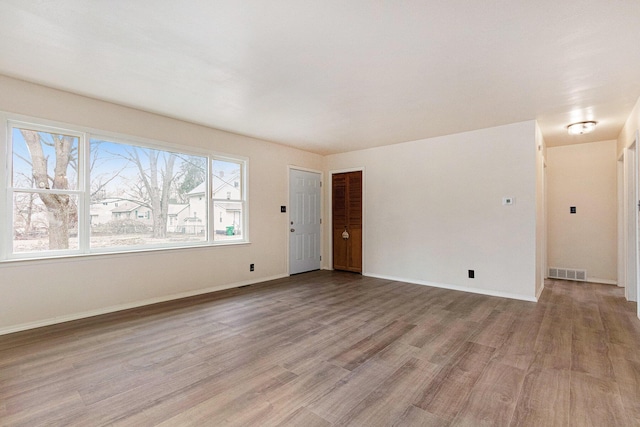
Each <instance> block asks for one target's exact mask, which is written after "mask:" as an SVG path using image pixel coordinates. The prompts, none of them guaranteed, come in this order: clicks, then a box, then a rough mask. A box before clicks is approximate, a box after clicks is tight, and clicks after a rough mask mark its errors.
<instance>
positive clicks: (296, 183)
mask: <svg viewBox="0 0 640 427" xmlns="http://www.w3.org/2000/svg"><path fill="white" fill-rule="evenodd" d="M320 198H321V176H320V173H318V172H310V171H305V170H298V169H289V274H298V273H304V272H306V271H313V270H320V228H321V225H320V209H321V206H320Z"/></svg>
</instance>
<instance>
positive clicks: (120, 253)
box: [0, 240, 251, 266]
mask: <svg viewBox="0 0 640 427" xmlns="http://www.w3.org/2000/svg"><path fill="white" fill-rule="evenodd" d="M250 244H251V242H250V241H248V240H242V241H237V242H224V243H203V244H199V245H185V246H173V247H163V248H135V249H129V250H121V249H119V250H113V251H102V252H92V253H74V254H68V253H67V254H60V255H46V256H31V257H24V258H8V259H4V260H0V266H2V265H11V264H18V263H38V264H40V263H43V264H47V263H51V262H58V261H60V260H65V261H76V260H77V261H80V260H83V259H87V258H92V259H99V258H118V257H125V256H126V257H129V256H131V255H137V254H140V255H145V254H151V253H155V252H166V251H180V250H185V251H193V250H199V249H211V248H221V247H229V246H244V245H250Z"/></svg>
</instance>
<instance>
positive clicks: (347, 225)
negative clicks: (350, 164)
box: [331, 171, 362, 273]
mask: <svg viewBox="0 0 640 427" xmlns="http://www.w3.org/2000/svg"><path fill="white" fill-rule="evenodd" d="M331 183H332V218H333V220H332V223H333V224H332V227H333V268H334V269H336V270H346V271H353V272H358V273H361V272H362V171H357V172H346V173H339V174H334V175H332V181H331ZM345 230H346V231H347V232H348V233H349V238H348V239H344V238H343V237H342V233H343V232H344V231H345Z"/></svg>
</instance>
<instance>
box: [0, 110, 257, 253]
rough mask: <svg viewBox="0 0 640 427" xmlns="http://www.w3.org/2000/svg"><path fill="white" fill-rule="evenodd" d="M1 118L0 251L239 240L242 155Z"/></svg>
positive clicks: (168, 245)
mask: <svg viewBox="0 0 640 427" xmlns="http://www.w3.org/2000/svg"><path fill="white" fill-rule="evenodd" d="M0 118H2V119H4V120H3V124H4V125H5V126H6V128H7V134H8V136H9V138H8V141H7V144H6V147H0V149H4V152H6V153H8V156H7V159H6V162H7V166H8V170H9V173H8V175H7V178H8V179H6V183H5V185H3V186H2V188H0V191H1V192H2V193H3V195H2V196H3V197H1V198H0V209H1V210H3V211H6V212H8V213H9V214H8V215H6V216H5V217H6V219H7V222H6V223H5V225H4V226H3V227H2V229H1V230H0V237H2V238H1V239H0V241H2V242H3V246H2V249H1V250H0V260H4V259H24V258H42V257H49V256H55V255H59V254H64V255H74V254H88V253H102V252H105V251H107V252H113V251H127V250H131V249H135V250H140V249H145V248H174V247H180V246H193V245H206V244H215V243H223V244H224V243H230V242H232V241H235V242H242V241H245V240H246V238H245V236H246V233H245V230H246V228H247V226H246V222H247V221H246V217H245V215H244V212H245V211H246V210H245V204H246V200H245V198H244V191H243V189H242V186H241V185H240V183H243V182H244V180H245V179H246V177H245V173H246V160H244V159H238V158H233V157H227V156H225V157H219V156H218V155H214V154H207V153H202V152H190V151H189V150H188V149H184V148H182V147H175V146H173V145H170V144H164V143H161V142H158V141H137V140H136V139H135V138H132V137H127V136H118V137H113V136H104V135H101V134H100V133H99V132H94V131H88V130H85V129H83V128H81V127H77V128H75V127H71V128H67V127H58V126H57V125H55V124H54V125H53V126H52V125H51V123H49V122H47V123H39V121H38V120H33V122H29V123H26V122H23V121H18V120H16V121H14V120H11V118H10V117H7V115H4V114H0ZM216 171H217V172H216ZM3 181H5V180H3ZM0 182H2V181H0ZM208 188H210V189H211V191H208V190H207V189H208ZM220 194H224V196H225V197H219V195H220ZM210 209H211V211H210ZM213 218H216V219H218V218H220V220H221V222H218V221H213ZM209 219H211V220H209ZM214 224H215V225H214ZM4 242H6V243H4Z"/></svg>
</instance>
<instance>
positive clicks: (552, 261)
mask: <svg viewBox="0 0 640 427" xmlns="http://www.w3.org/2000/svg"><path fill="white" fill-rule="evenodd" d="M616 163H617V160H616V141H613V140H612V141H602V142H593V143H587V144H575V145H566V146H562V147H550V148H549V149H548V150H547V176H548V195H549V199H548V200H549V206H548V212H549V259H548V262H549V266H550V267H561V268H577V269H586V270H587V278H588V280H589V281H592V282H604V283H616V281H617V275H618V272H617V184H616V180H617V164H616ZM570 206H575V207H576V209H577V211H576V212H577V213H576V214H570V213H569V207H570Z"/></svg>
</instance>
